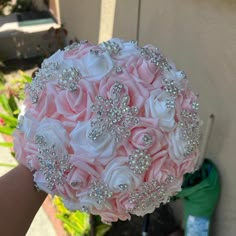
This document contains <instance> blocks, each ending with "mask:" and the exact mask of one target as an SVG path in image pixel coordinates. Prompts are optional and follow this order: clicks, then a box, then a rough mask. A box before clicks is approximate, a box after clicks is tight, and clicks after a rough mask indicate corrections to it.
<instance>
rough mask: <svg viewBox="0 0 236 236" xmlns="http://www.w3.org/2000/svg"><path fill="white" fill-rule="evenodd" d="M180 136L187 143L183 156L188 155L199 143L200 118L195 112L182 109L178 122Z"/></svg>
mask: <svg viewBox="0 0 236 236" xmlns="http://www.w3.org/2000/svg"><path fill="white" fill-rule="evenodd" d="M179 127H180V131H181V138H182V139H183V140H184V141H185V142H186V143H187V145H186V147H185V153H184V156H185V157H187V156H189V155H190V154H191V153H192V152H193V151H194V150H195V149H196V147H197V146H198V145H199V143H200V119H199V116H198V114H197V113H196V112H189V111H186V110H183V111H182V112H181V121H180V123H179Z"/></svg>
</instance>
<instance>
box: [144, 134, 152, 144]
mask: <svg viewBox="0 0 236 236" xmlns="http://www.w3.org/2000/svg"><path fill="white" fill-rule="evenodd" d="M143 143H144V144H145V145H150V144H152V136H151V135H150V134H144V135H143Z"/></svg>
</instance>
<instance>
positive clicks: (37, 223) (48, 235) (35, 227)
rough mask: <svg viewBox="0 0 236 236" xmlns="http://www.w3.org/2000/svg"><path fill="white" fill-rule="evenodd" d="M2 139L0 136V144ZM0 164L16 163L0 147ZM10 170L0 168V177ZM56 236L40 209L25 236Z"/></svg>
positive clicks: (5, 149)
mask: <svg viewBox="0 0 236 236" xmlns="http://www.w3.org/2000/svg"><path fill="white" fill-rule="evenodd" d="M2 141H3V139H2V137H1V135H0V142H2ZM0 163H10V164H14V163H16V162H15V160H14V159H13V157H12V156H11V154H10V151H9V149H8V148H4V147H0ZM10 169H11V168H9V167H1V166H0V176H2V175H4V174H5V173H6V172H8V171H9V170H10ZM42 235H43V236H57V235H56V232H55V230H54V228H53V226H52V224H51V222H50V221H49V219H48V217H47V215H46V214H45V212H44V210H43V209H42V208H40V210H39V211H38V213H37V215H36V217H35V219H34V221H33V223H32V225H31V227H30V229H29V231H28V233H27V234H26V236H42Z"/></svg>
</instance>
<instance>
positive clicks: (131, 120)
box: [89, 82, 139, 142]
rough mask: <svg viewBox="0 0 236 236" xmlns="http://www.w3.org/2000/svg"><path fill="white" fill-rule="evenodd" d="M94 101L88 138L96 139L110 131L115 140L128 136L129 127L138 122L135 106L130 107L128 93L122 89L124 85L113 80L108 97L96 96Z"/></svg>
mask: <svg viewBox="0 0 236 236" xmlns="http://www.w3.org/2000/svg"><path fill="white" fill-rule="evenodd" d="M96 100H97V101H96V103H94V104H93V105H92V106H91V110H92V111H93V112H94V113H95V118H94V119H92V121H91V131H90V133H89V138H91V139H92V140H93V141H96V140H97V139H98V138H99V137H100V136H102V135H103V134H105V133H110V134H111V135H112V136H113V137H114V138H115V141H116V142H119V141H121V139H122V138H123V137H124V138H127V137H129V136H130V129H131V128H133V127H134V126H136V125H137V124H138V123H139V119H138V118H137V117H136V115H137V113H138V108H137V107H130V106H129V101H130V97H129V95H128V94H127V93H126V92H125V91H124V85H123V84H121V83H119V82H115V84H114V85H113V86H112V89H111V97H110V99H108V98H104V97H102V96H97V97H96Z"/></svg>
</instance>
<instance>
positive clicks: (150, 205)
mask: <svg viewBox="0 0 236 236" xmlns="http://www.w3.org/2000/svg"><path fill="white" fill-rule="evenodd" d="M173 180H174V179H173V177H172V176H170V177H168V178H167V180H166V181H165V182H164V183H162V184H159V183H158V182H157V181H152V182H146V183H144V184H143V185H142V186H141V187H140V188H139V189H138V190H137V191H135V192H133V193H131V196H130V199H129V203H130V204H131V205H132V206H133V207H132V208H131V209H129V211H130V212H131V213H134V214H135V213H138V214H140V213H141V214H142V215H144V214H146V213H150V212H152V211H153V210H154V209H155V208H157V207H159V206H160V204H161V203H166V202H168V201H169V196H168V194H167V193H166V192H167V189H168V187H169V185H171V184H172V182H173Z"/></svg>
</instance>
